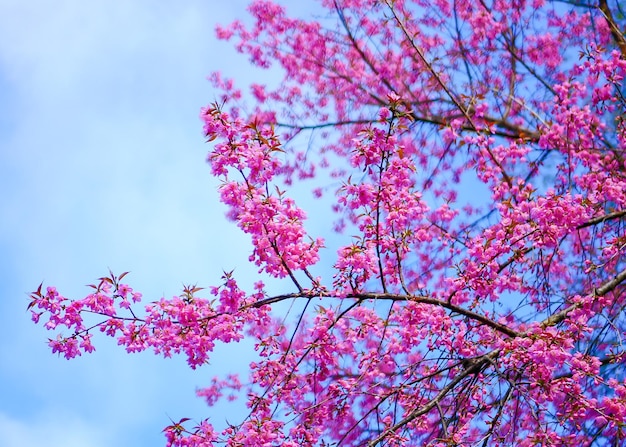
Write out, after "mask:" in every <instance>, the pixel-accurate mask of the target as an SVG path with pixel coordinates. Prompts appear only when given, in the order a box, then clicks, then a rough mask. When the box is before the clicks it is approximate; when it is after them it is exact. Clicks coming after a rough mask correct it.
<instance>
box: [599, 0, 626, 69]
mask: <svg viewBox="0 0 626 447" xmlns="http://www.w3.org/2000/svg"><path fill="white" fill-rule="evenodd" d="M598 8H599V9H600V11H602V15H603V16H604V20H606V23H607V25H609V29H610V30H611V35H612V36H613V40H614V41H615V43H616V44H617V46H618V47H619V50H620V52H621V53H622V57H623V58H624V59H626V39H625V38H624V34H622V32H621V31H620V29H619V27H618V26H617V23H616V22H615V19H614V18H613V14H612V13H611V9H610V8H609V5H608V4H607V1H606V0H599V4H598Z"/></svg>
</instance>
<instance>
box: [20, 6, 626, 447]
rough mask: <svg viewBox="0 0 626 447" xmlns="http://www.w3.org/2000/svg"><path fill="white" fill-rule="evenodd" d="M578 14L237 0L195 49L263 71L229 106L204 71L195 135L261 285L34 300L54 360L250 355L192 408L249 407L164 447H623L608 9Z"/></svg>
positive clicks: (107, 286)
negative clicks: (242, 9)
mask: <svg viewBox="0 0 626 447" xmlns="http://www.w3.org/2000/svg"><path fill="white" fill-rule="evenodd" d="M588 2H589V4H583V3H574V2H567V1H562V2H557V1H553V2H546V1H544V0H532V1H531V0H514V1H510V0H509V1H502V0H479V1H475V2H469V1H468V2H466V1H459V0H322V1H321V5H322V7H323V8H325V11H326V15H324V16H320V17H319V18H318V19H316V20H303V19H295V18H290V17H289V16H288V15H287V12H286V11H285V10H284V9H283V8H282V7H281V6H279V5H277V4H275V3H272V2H270V1H265V0H257V1H254V2H252V4H251V5H250V7H249V12H250V13H251V14H252V17H253V22H252V24H251V25H249V26H245V25H243V24H242V23H240V22H236V23H233V24H231V25H230V26H228V27H224V28H219V29H218V30H217V33H218V37H220V38H222V39H226V40H234V41H235V42H236V48H237V50H238V51H240V52H243V53H245V54H247V55H249V57H250V61H251V63H252V64H254V65H256V66H257V67H260V68H268V67H270V65H272V64H277V65H279V66H280V68H281V73H282V74H283V75H284V77H283V79H282V81H281V82H280V84H279V87H278V88H270V87H268V86H263V85H252V86H250V94H249V95H243V94H242V92H241V91H240V90H238V89H237V87H235V85H234V83H233V82H232V81H231V80H226V79H222V77H221V76H220V75H219V74H214V75H213V76H212V80H213V82H214V83H215V85H216V87H217V88H218V89H220V90H221V93H219V95H221V97H220V99H219V100H218V101H217V102H216V103H214V104H212V105H210V106H208V107H207V108H206V109H204V110H203V111H202V113H201V117H202V119H203V121H204V131H205V134H206V136H207V139H208V140H209V141H210V142H212V146H211V147H212V149H211V152H210V153H209V156H208V161H209V163H210V167H211V172H212V174H213V175H214V176H216V177H218V178H220V179H221V180H222V183H221V186H220V188H219V194H220V198H221V200H222V201H223V202H224V203H225V204H226V205H227V206H228V207H229V212H228V218H230V219H232V220H233V221H234V222H236V224H237V225H238V226H239V227H240V228H241V230H243V232H244V233H246V234H248V235H249V236H250V238H251V240H252V244H253V247H254V250H253V253H252V254H251V256H250V261H251V262H253V263H254V264H256V265H257V266H258V269H259V281H258V282H256V284H255V286H254V289H253V290H244V289H243V288H241V287H240V286H239V285H238V282H237V279H236V278H235V276H234V275H233V274H225V275H224V277H223V278H224V282H223V284H221V285H217V286H215V287H212V288H209V289H205V290H201V289H199V288H196V287H188V288H185V290H184V291H183V293H182V294H181V295H180V296H179V297H175V298H173V299H161V300H159V301H154V302H151V303H149V304H147V305H145V307H143V308H142V309H139V305H138V304H137V302H138V301H139V300H140V298H141V294H139V293H137V292H135V291H133V290H132V289H131V288H130V287H129V286H128V285H127V284H126V282H125V280H126V278H125V275H124V274H122V275H119V276H115V275H112V274H111V275H110V276H107V277H104V278H101V279H100V280H99V282H97V283H96V284H94V285H93V286H91V287H92V288H93V289H92V290H91V291H90V292H91V293H89V295H87V296H86V297H85V298H82V299H68V298H65V297H63V296H62V295H61V294H59V293H58V292H57V291H56V289H55V288H53V287H47V288H43V287H42V286H40V287H39V289H38V290H37V291H35V292H34V293H33V294H32V301H31V303H30V305H29V308H30V309H31V311H32V316H33V319H34V320H35V321H42V322H44V323H45V326H46V327H47V328H48V329H50V330H54V331H58V335H57V336H56V337H55V338H53V339H51V340H50V346H51V348H52V351H53V352H58V353H61V354H63V355H64V356H65V357H67V358H71V357H74V356H76V355H80V354H81V353H82V352H91V351H93V349H94V348H93V346H92V336H93V335H94V334H96V333H98V332H102V333H104V334H106V335H109V336H112V337H117V339H118V341H119V344H120V345H122V346H124V347H125V348H126V350H127V351H128V352H135V351H142V350H146V349H152V350H154V352H155V353H157V354H162V355H164V356H170V355H171V354H173V353H182V354H184V355H185V356H186V357H187V359H188V362H189V365H190V366H191V367H192V368H195V367H197V366H199V365H202V364H203V363H205V362H206V361H207V359H208V358H209V355H210V353H211V351H212V349H213V347H214V344H215V343H216V342H224V343H232V342H236V341H238V340H241V339H242V338H244V337H248V338H252V339H254V340H255V342H256V345H255V347H256V350H257V351H258V358H256V359H255V361H254V362H252V363H250V368H249V374H248V375H246V376H241V377H238V376H237V377H236V376H228V377H217V378H215V379H214V381H213V383H212V384H211V385H210V386H208V387H207V388H203V389H200V390H199V391H198V394H199V395H200V396H201V397H204V398H205V399H206V400H207V402H208V403H209V405H219V401H220V398H221V397H222V396H223V395H224V394H226V393H231V392H234V393H236V394H238V395H240V396H241V399H244V400H245V399H247V408H248V410H247V412H246V413H245V414H242V417H241V420H240V421H238V422H237V424H236V425H231V426H229V427H228V428H226V429H225V430H221V429H220V430H218V429H216V428H214V426H213V425H212V424H211V421H208V420H205V421H200V422H197V423H196V424H194V423H192V422H191V421H189V420H188V419H186V418H185V419H183V420H181V421H180V422H177V423H174V424H172V425H170V426H169V427H167V428H166V429H165V433H166V437H167V443H168V445H172V446H213V445H227V446H247V445H251V446H279V445H280V446H324V445H327V446H330V445H339V446H383V445H384V446H400V445H414V446H425V445H430V446H453V445H454V446H509V445H515V446H571V445H580V446H592V445H593V446H618V445H626V370H624V367H625V366H626V357H625V355H626V354H625V346H624V337H626V316H625V311H624V309H625V307H626V153H625V151H624V148H625V147H626V118H625V117H626V98H625V96H624V75H625V74H626V39H625V38H624V35H623V33H622V31H621V29H622V25H623V23H620V22H621V21H622V18H623V11H622V10H621V9H620V7H619V5H614V6H613V5H610V4H608V2H607V0H600V1H598V2H596V1H595V0H588ZM246 97H247V101H248V102H247V103H246ZM296 183H302V184H303V185H305V186H308V185H314V187H312V188H311V190H312V193H313V195H314V196H315V197H317V198H319V197H320V196H321V199H320V201H319V202H316V201H315V200H309V199H307V201H306V202H305V203H307V204H309V205H311V204H312V205H311V206H315V207H316V208H317V211H318V212H320V210H322V212H326V213H328V215H329V218H328V220H327V222H329V232H330V231H335V232H337V233H338V234H339V236H338V237H341V238H343V241H344V242H343V244H342V245H341V246H340V247H339V248H338V250H330V249H329V248H326V247H325V243H324V241H323V239H322V238H320V237H318V235H310V234H309V233H308V232H307V230H306V229H305V218H306V214H305V210H304V209H302V208H301V207H300V206H299V205H298V204H297V203H296V201H295V199H297V197H296V196H295V195H290V186H291V185H294V184H296ZM331 200H332V202H333V203H332V209H331V208H330V207H327V204H328V202H329V201H331ZM322 207H327V208H322ZM308 211H309V212H310V211H311V210H308ZM334 239H337V238H334ZM266 277H274V278H282V280H283V281H284V287H285V289H287V288H288V287H290V288H291V290H292V291H291V292H290V293H285V294H282V295H278V296H277V295H271V294H269V293H268V291H267V287H266V286H265V285H264V283H263V282H262V280H263V278H266ZM285 301H288V302H293V303H297V304H298V305H299V307H298V309H300V312H299V313H298V315H297V316H296V317H295V318H284V315H282V314H281V313H280V312H278V311H277V310H276V304H277V303H279V302H285ZM273 308H274V310H273ZM281 309H283V307H281ZM93 318H96V320H93ZM87 320H89V324H88V323H87ZM92 321H95V322H94V323H92Z"/></svg>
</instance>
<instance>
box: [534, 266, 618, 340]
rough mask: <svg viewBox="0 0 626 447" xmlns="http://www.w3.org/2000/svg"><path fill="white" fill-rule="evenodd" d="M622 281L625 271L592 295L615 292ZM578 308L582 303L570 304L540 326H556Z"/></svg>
mask: <svg viewBox="0 0 626 447" xmlns="http://www.w3.org/2000/svg"><path fill="white" fill-rule="evenodd" d="M624 281H626V269H624V270H622V271H621V272H619V273H618V274H617V275H615V278H613V279H612V280H610V281H608V282H606V283H604V284H602V285H601V286H600V287H598V288H596V289H595V290H594V295H595V296H604V295H606V294H607V293H609V292H612V291H613V290H615V288H616V287H617V286H619V285H620V284H621V283H622V282H624ZM580 306H582V303H575V304H572V305H571V306H569V307H566V308H565V309H563V310H561V311H560V312H557V313H555V314H554V315H552V316H550V317H548V318H546V319H545V320H543V321H542V322H541V326H542V327H544V328H546V327H549V326H556V325H557V324H559V323H560V322H561V321H563V320H565V318H566V317H567V315H569V313H570V312H572V311H573V310H575V309H578V308H579V307H580Z"/></svg>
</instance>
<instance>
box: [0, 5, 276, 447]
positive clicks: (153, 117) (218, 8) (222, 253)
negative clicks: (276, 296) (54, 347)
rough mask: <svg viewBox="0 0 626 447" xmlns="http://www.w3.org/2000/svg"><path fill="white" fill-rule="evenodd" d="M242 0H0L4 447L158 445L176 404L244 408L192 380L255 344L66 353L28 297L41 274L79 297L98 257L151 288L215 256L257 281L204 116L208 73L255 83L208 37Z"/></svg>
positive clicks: (210, 279)
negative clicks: (205, 355)
mask: <svg viewBox="0 0 626 447" xmlns="http://www.w3.org/2000/svg"><path fill="white" fill-rule="evenodd" d="M247 3H248V2H247V1H244V0H229V1H219V2H218V1H213V0H186V1H184V2H165V1H154V0H124V1H111V0H89V1H81V0H57V1H54V2H51V1H48V0H31V1H24V0H1V1H0V182H1V185H2V186H1V188H2V194H1V195H0V214H1V217H0V254H1V256H0V262H1V270H0V318H1V324H0V396H2V397H0V445H2V446H3V447H31V446H32V447H35V446H37V447H39V446H42V445H45V446H47V447H61V446H62V447H79V446H80V447H102V446H116V447H130V446H133V447H142V446H159V445H165V439H164V437H163V435H162V434H161V430H162V428H163V427H164V426H166V425H167V424H168V423H169V419H168V418H169V417H171V418H172V419H173V420H176V421H177V420H178V419H180V418H182V417H185V416H187V417H192V418H202V417H206V416H213V417H216V418H217V419H216V422H219V421H220V420H223V419H224V417H228V415H232V414H233V413H236V412H237V411H236V409H230V408H228V407H220V408H219V409H218V410H217V411H215V410H213V411H209V410H207V408H206V407H205V405H204V404H203V402H202V401H201V400H200V399H197V398H196V397H195V395H194V391H195V389H196V387H197V386H201V385H203V384H205V383H208V382H209V380H210V378H211V377H212V376H213V375H215V374H217V373H222V372H227V371H232V370H237V369H241V368H242V367H243V366H244V365H246V364H247V361H246V359H245V352H246V349H249V346H248V347H246V345H245V344H244V345H242V346H240V347H238V348H237V349H236V350H233V349H232V348H231V349H229V350H228V353H226V352H225V350H223V349H221V350H218V352H217V353H216V354H215V355H214V356H213V360H212V362H211V365H210V366H209V367H206V368H202V369H200V370H197V371H191V370H190V369H189V368H188V367H187V365H186V362H185V359H184V358H182V357H177V358H174V359H169V360H163V359H162V358H157V357H155V356H153V355H152V354H150V353H144V354H140V355H127V354H125V351H124V350H123V349H120V348H119V347H117V346H116V345H115V342H114V341H108V340H104V339H103V338H102V337H98V338H97V340H95V341H96V346H97V351H96V353H94V354H91V355H83V356H82V357H80V358H78V359H75V360H73V361H67V360H65V359H64V358H59V357H57V356H56V355H52V354H51V353H50V350H49V348H48V347H47V344H46V340H47V337H48V336H52V333H48V332H47V331H45V330H44V329H43V327H42V326H41V325H39V326H35V325H34V324H33V323H32V322H31V321H30V317H29V314H28V313H27V312H26V306H27V304H28V302H29V300H28V294H29V292H31V291H32V290H34V289H35V288H36V287H37V286H38V285H39V283H40V282H41V281H44V284H47V285H55V286H57V288H58V289H59V290H60V292H61V293H62V294H63V295H64V296H68V297H81V298H82V297H83V296H85V295H86V294H87V293H88V289H87V288H86V287H85V284H88V283H91V282H94V281H95V280H96V278H98V277H100V276H103V275H105V274H106V273H107V271H108V269H109V268H110V269H111V270H113V272H115V273H118V274H119V273H121V272H123V271H127V270H130V271H131V274H130V275H129V276H128V277H127V279H128V282H129V283H130V284H131V286H133V287H134V288H135V289H136V290H139V291H141V292H143V293H144V297H145V301H150V300H153V299H158V298H160V297H161V296H165V297H171V296H172V295H175V294H177V293H179V292H180V290H181V288H182V285H183V284H184V283H185V284H193V283H198V285H212V284H217V283H219V277H220V275H221V272H222V270H224V269H225V270H232V269H233V268H236V273H237V274H238V276H239V277H244V278H246V277H247V278H249V279H250V282H253V280H254V272H255V269H254V268H250V267H249V266H247V257H248V255H249V253H250V248H249V245H248V238H247V237H245V236H243V235H242V234H241V233H240V232H239V230H237V228H236V227H235V226H234V225H232V224H231V223H229V222H227V221H226V220H225V219H224V217H223V216H224V209H223V208H222V207H221V206H220V205H219V204H218V202H217V194H216V192H215V187H216V184H217V183H216V182H215V181H214V180H212V179H211V177H210V175H209V167H208V165H207V164H206V163H205V161H204V160H205V157H206V153H207V151H208V146H207V144H206V143H204V140H203V136H202V125H201V122H200V120H199V119H198V115H199V109H200V107H201V106H203V105H206V104H208V103H210V102H212V101H213V100H214V99H215V98H216V94H215V92H214V91H213V90H212V87H211V85H210V83H209V82H208V81H207V80H206V76H207V75H208V74H209V73H210V72H211V71H214V70H218V69H219V70H221V71H222V72H223V73H224V74H225V75H229V76H234V77H236V78H237V79H238V80H239V81H240V82H241V84H242V85H245V84H247V83H250V82H255V81H259V80H261V81H262V79H260V78H258V74H257V73H258V72H256V71H254V70H253V69H250V68H249V66H248V64H247V62H246V58H245V57H244V56H242V55H239V54H237V53H236V52H235V51H234V50H233V49H232V47H231V45H230V44H228V43H223V42H217V41H216V39H215V38H214V31H213V30H214V27H215V24H217V23H229V22H231V21H232V20H234V19H235V18H245V17H246V15H245V13H244V9H245V5H246V4H247ZM266 76H267V75H266ZM96 335H99V334H96ZM233 419H234V418H233Z"/></svg>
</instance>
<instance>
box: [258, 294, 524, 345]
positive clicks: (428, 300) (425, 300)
mask: <svg viewBox="0 0 626 447" xmlns="http://www.w3.org/2000/svg"><path fill="white" fill-rule="evenodd" d="M315 297H320V298H332V297H335V298H344V297H339V296H337V295H333V294H329V293H325V292H322V293H314V292H312V293H307V292H303V293H300V292H298V293H289V294H285V295H278V296H273V297H269V298H265V299H263V300H259V301H257V302H255V303H253V304H251V305H250V307H261V306H265V305H268V304H273V303H278V302H280V301H284V300H289V299H294V298H307V299H309V298H315ZM345 298H351V299H356V300H360V301H365V300H385V301H411V302H414V303H422V304H430V305H433V306H441V307H443V308H445V309H448V310H450V311H452V312H456V313H458V314H459V315H463V316H465V317H468V318H471V319H472V320H475V321H478V322H480V323H482V324H484V325H486V326H489V327H491V328H493V329H495V330H496V331H498V332H500V333H502V334H504V335H507V336H509V337H519V336H521V335H522V334H520V333H519V332H517V331H514V330H513V329H511V328H509V327H508V326H505V325H503V324H500V323H498V322H496V321H493V320H491V319H489V318H487V317H485V316H484V315H481V314H479V313H476V312H473V311H471V310H467V309H464V308H463V307H460V306H456V305H454V304H451V303H449V302H447V301H442V300H439V299H436V298H432V297H429V296H413V295H401V294H395V293H353V294H348V295H346V296H345Z"/></svg>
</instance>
